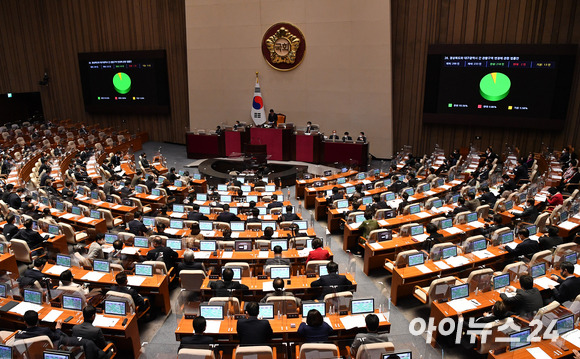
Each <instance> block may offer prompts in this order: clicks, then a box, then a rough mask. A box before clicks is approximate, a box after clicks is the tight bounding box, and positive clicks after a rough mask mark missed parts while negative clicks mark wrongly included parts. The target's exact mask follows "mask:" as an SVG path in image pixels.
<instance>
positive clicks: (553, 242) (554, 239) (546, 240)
mask: <svg viewBox="0 0 580 359" xmlns="http://www.w3.org/2000/svg"><path fill="white" fill-rule="evenodd" d="M559 232H560V231H559V229H558V227H555V226H549V227H548V234H545V235H543V236H542V237H540V250H541V251H543V250H546V249H552V248H554V247H556V246H558V245H560V244H562V243H564V240H563V239H562V237H560V236H559V235H558V234H559Z"/></svg>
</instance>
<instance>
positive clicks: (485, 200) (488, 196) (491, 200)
mask: <svg viewBox="0 0 580 359" xmlns="http://www.w3.org/2000/svg"><path fill="white" fill-rule="evenodd" d="M481 191H482V192H483V194H482V195H481V196H479V202H480V203H481V204H488V205H489V207H490V208H492V209H493V206H494V205H495V201H496V200H497V198H496V197H495V195H494V194H493V193H491V191H490V190H489V187H488V186H481Z"/></svg>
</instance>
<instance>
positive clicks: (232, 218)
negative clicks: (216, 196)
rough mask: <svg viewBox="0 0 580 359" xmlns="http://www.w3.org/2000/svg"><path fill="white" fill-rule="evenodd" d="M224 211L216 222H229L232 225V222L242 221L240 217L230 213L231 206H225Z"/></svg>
mask: <svg viewBox="0 0 580 359" xmlns="http://www.w3.org/2000/svg"><path fill="white" fill-rule="evenodd" d="M223 208H224V210H223V211H222V213H220V214H219V215H218V216H217V218H216V221H218V222H227V223H230V222H231V221H241V219H240V217H238V216H236V215H235V214H233V213H231V212H230V205H229V204H227V203H226V204H224V207H223Z"/></svg>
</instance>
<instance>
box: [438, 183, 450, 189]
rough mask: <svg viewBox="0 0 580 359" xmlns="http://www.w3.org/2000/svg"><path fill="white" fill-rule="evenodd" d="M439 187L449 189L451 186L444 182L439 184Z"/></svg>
mask: <svg viewBox="0 0 580 359" xmlns="http://www.w3.org/2000/svg"><path fill="white" fill-rule="evenodd" d="M439 188H443V189H449V188H451V186H450V185H448V184H444V185H441V186H439Z"/></svg>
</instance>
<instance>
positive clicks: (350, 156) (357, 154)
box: [186, 127, 369, 168]
mask: <svg viewBox="0 0 580 359" xmlns="http://www.w3.org/2000/svg"><path fill="white" fill-rule="evenodd" d="M186 144H187V157H188V158H211V157H226V156H232V155H236V154H240V153H244V152H245V151H244V149H245V145H246V144H253V145H266V146H267V154H268V155H269V156H271V157H270V159H271V160H276V161H290V160H295V161H302V162H309V163H335V162H338V163H346V164H349V165H353V166H358V167H361V168H366V167H367V166H368V155H369V144H368V143H356V142H346V143H344V142H331V141H324V139H323V136H322V135H320V134H318V135H306V134H304V135H299V134H295V133H294V130H292V129H278V128H259V127H251V128H249V129H248V130H247V131H224V132H223V133H222V134H221V135H219V136H218V135H215V134H214V135H210V134H196V133H192V132H188V133H186Z"/></svg>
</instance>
